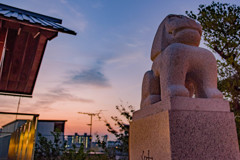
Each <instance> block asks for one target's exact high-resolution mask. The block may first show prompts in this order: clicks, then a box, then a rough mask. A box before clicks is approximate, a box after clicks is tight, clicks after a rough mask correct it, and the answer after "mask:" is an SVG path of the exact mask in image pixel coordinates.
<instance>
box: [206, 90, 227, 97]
mask: <svg viewBox="0 0 240 160" xmlns="http://www.w3.org/2000/svg"><path fill="white" fill-rule="evenodd" d="M204 90H205V94H206V96H207V98H223V95H222V92H220V91H219V90H218V89H217V88H206V89H204Z"/></svg>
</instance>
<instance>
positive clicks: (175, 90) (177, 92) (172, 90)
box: [168, 85, 189, 97]
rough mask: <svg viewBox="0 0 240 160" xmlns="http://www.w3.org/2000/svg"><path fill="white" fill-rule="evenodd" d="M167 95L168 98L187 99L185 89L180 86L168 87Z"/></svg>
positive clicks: (187, 94)
mask: <svg viewBox="0 0 240 160" xmlns="http://www.w3.org/2000/svg"><path fill="white" fill-rule="evenodd" d="M168 93H169V96H170V97H174V96H181V97H189V92H188V90H187V88H186V87H185V86H182V85H171V86H169V87H168Z"/></svg>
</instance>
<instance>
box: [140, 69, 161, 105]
mask: <svg viewBox="0 0 240 160" xmlns="http://www.w3.org/2000/svg"><path fill="white" fill-rule="evenodd" d="M159 84H160V82H159V77H158V76H155V75H154V73H153V71H152V70H151V71H147V72H146V73H145V75H144V78H143V83H142V100H141V108H144V107H146V106H149V105H151V104H153V103H156V102H158V101H160V100H161V96H160V85H159Z"/></svg>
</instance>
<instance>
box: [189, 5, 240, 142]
mask: <svg viewBox="0 0 240 160" xmlns="http://www.w3.org/2000/svg"><path fill="white" fill-rule="evenodd" d="M186 14H187V15H188V16H189V17H190V18H192V19H195V20H197V21H198V22H199V23H200V24H201V25H202V29H203V38H204V41H205V45H207V46H208V47H209V48H210V49H211V50H212V51H213V52H214V53H216V54H217V55H218V56H219V57H220V58H219V60H218V61H217V64H218V88H219V90H221V91H222V92H223V94H224V97H225V98H226V99H227V100H229V101H230V105H231V110H232V111H233V112H234V114H235V115H236V117H237V115H240V7H239V6H236V5H230V4H227V3H220V2H212V3H211V4H210V5H202V4H201V5H199V8H198V13H197V14H194V13H193V12H192V11H190V12H188V11H186ZM206 58H207V57H206ZM236 123H237V128H238V138H239V142H240V129H239V128H240V120H239V118H236Z"/></svg>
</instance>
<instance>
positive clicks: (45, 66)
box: [0, 0, 240, 135]
mask: <svg viewBox="0 0 240 160" xmlns="http://www.w3.org/2000/svg"><path fill="white" fill-rule="evenodd" d="M219 2H227V3H231V4H236V5H240V1H239V0H224V1H219ZM0 3H3V4H7V5H10V6H14V7H18V8H21V9H26V10H29V11H33V12H37V13H41V14H44V15H48V16H52V17H55V18H60V19H62V20H63V26H64V27H67V28H69V29H72V30H74V31H76V32H77V36H73V35H69V34H63V33H59V34H58V37H56V38H55V39H53V40H51V41H49V42H48V44H47V47H46V50H45V55H44V57H43V62H42V64H41V68H40V72H39V75H38V78H37V82H36V85H35V89H34V93H33V98H22V99H21V104H20V110H19V112H27V113H38V114H40V119H57V120H58V119H59V120H67V123H66V128H65V134H73V133H75V132H78V133H79V134H83V133H84V132H87V133H89V126H87V124H88V123H89V121H90V117H89V116H87V115H81V114H78V113H77V112H93V113H96V112H98V111H99V110H104V111H103V112H102V113H103V115H104V117H105V118H106V119H108V120H109V121H110V117H111V116H112V115H117V111H116V109H115V106H116V105H120V104H123V105H124V106H127V105H133V106H134V107H135V109H139V104H140V98H141V85H142V78H143V75H144V73H145V72H146V71H147V70H149V69H151V60H150V51H151V46H152V41H153V38H154V35H155V33H156V30H157V28H158V25H159V24H160V22H161V21H162V20H163V18H165V17H166V16H167V15H168V14H183V15H185V11H186V10H188V11H190V10H192V11H194V13H196V12H197V8H198V6H199V4H210V3H211V1H210V0H201V1H200V0H199V1H194V0H167V1H166V0H0ZM201 46H202V47H205V46H204V45H203V43H202V44H201ZM18 100H19V98H18V97H9V96H0V111H5V112H7V111H8V112H16V111H17V104H18ZM6 122H9V119H8V118H7V117H4V118H3V117H2V118H1V115H0V126H1V125H3V124H4V123H6ZM96 132H97V133H98V134H101V135H102V134H106V133H107V131H106V127H105V126H104V122H103V121H99V120H98V119H97V118H96V117H95V118H94V121H93V133H96Z"/></svg>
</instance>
